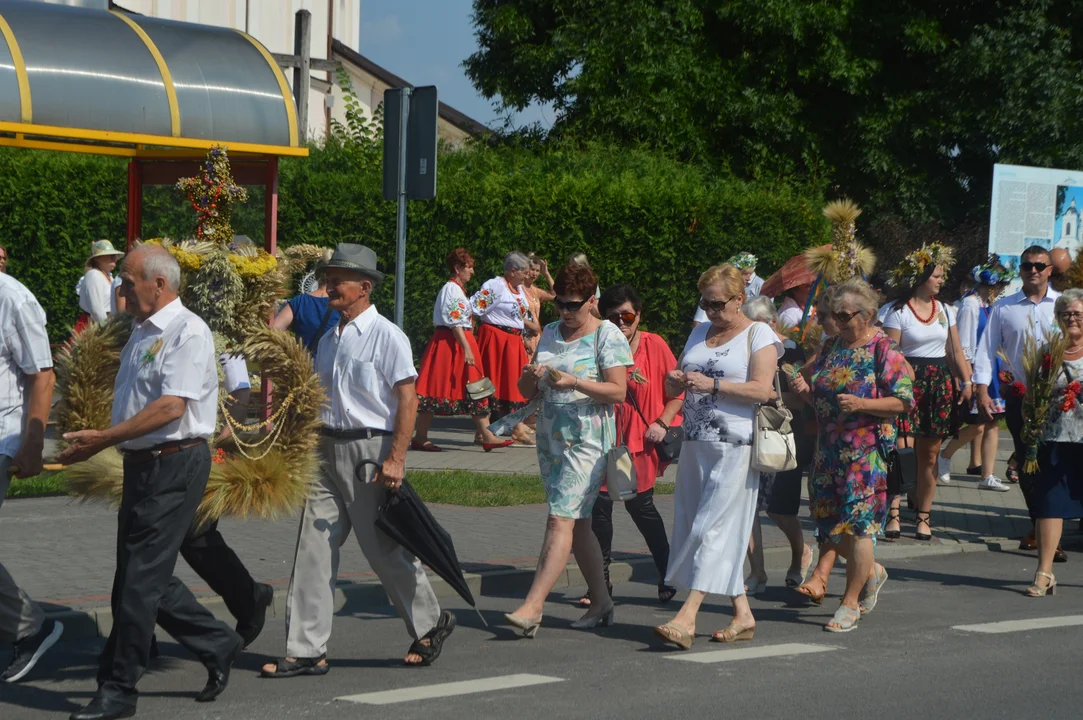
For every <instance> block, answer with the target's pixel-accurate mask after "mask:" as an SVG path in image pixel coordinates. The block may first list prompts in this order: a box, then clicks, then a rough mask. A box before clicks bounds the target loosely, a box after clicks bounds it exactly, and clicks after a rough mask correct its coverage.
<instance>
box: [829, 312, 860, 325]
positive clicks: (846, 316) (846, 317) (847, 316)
mask: <svg viewBox="0 0 1083 720" xmlns="http://www.w3.org/2000/svg"><path fill="white" fill-rule="evenodd" d="M860 314H861V313H860V312H852V313H844V312H836V313H831V317H833V318H835V322H837V323H838V324H839V325H845V324H846V323H848V322H850V321H851V320H853V319H854V318H855V317H857V316H858V315H860Z"/></svg>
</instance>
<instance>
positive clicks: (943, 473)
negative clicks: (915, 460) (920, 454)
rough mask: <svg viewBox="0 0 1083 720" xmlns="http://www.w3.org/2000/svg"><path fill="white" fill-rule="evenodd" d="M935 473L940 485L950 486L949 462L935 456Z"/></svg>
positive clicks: (940, 456) (939, 456) (942, 457)
mask: <svg viewBox="0 0 1083 720" xmlns="http://www.w3.org/2000/svg"><path fill="white" fill-rule="evenodd" d="M936 472H937V479H938V480H939V481H940V484H941V485H950V484H951V460H948V459H947V458H946V457H944V456H943V455H937V456H936Z"/></svg>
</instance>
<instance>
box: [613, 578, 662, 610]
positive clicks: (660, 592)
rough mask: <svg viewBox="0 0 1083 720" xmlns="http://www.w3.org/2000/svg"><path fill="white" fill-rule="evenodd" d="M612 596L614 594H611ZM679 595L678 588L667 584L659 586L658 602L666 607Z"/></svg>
mask: <svg viewBox="0 0 1083 720" xmlns="http://www.w3.org/2000/svg"><path fill="white" fill-rule="evenodd" d="M610 594H612V593H610ZM676 595H677V588H675V587H673V586H672V585H666V584H665V583H659V584H658V602H660V603H662V604H663V605H665V604H666V603H667V602H669V601H670V600H672V599H673V598H674V597H676Z"/></svg>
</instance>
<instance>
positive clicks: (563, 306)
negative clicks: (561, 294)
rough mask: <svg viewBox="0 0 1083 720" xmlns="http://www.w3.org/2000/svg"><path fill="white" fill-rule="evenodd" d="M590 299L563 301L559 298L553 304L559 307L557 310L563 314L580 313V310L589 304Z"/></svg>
mask: <svg viewBox="0 0 1083 720" xmlns="http://www.w3.org/2000/svg"><path fill="white" fill-rule="evenodd" d="M589 300H590V298H587V299H586V300H579V301H575V300H561V299H560V298H557V299H556V300H554V301H553V304H554V305H556V306H557V310H559V311H561V312H579V310H580V308H582V307H583V306H584V305H586V304H587V302H588V301H589Z"/></svg>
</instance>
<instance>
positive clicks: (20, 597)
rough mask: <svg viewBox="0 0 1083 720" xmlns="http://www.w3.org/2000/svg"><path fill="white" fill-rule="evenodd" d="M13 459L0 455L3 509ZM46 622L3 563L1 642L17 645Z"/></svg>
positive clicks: (0, 580) (0, 570)
mask: <svg viewBox="0 0 1083 720" xmlns="http://www.w3.org/2000/svg"><path fill="white" fill-rule="evenodd" d="M9 467H11V458H9V457H8V456H7V455H0V506H2V505H3V504H4V496H5V495H7V493H8V486H9V485H10V484H11V476H10V475H8V468H9ZM43 622H45V613H44V612H42V609H41V608H40V607H38V604H37V603H36V602H34V601H33V600H31V599H30V597H29V596H28V595H27V594H26V593H24V592H23V591H22V590H20V589H19V586H18V585H16V584H15V580H13V579H12V577H11V575H10V574H9V573H8V571H7V569H6V568H4V564H3V563H0V642H2V643H5V644H6V643H13V642H17V641H19V640H24V639H26V638H28V637H31V636H32V635H36V634H37V633H38V630H41V624H42V623H43Z"/></svg>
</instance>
